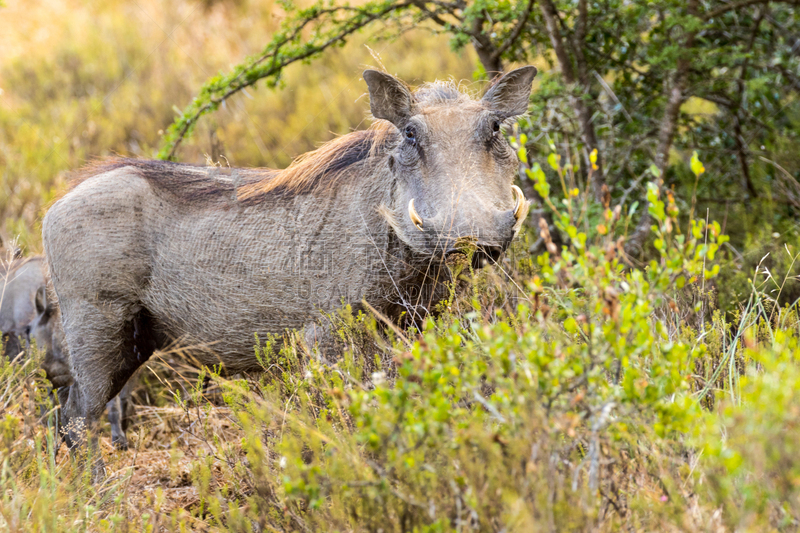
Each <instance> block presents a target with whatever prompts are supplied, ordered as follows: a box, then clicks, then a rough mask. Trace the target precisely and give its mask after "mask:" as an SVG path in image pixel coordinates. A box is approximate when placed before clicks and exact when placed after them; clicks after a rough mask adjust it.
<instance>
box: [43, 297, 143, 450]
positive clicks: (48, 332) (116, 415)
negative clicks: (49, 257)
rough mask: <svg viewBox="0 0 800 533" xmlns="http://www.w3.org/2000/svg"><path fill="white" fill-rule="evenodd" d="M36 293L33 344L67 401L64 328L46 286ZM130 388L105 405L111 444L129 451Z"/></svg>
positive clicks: (69, 377) (68, 380) (68, 382)
mask: <svg viewBox="0 0 800 533" xmlns="http://www.w3.org/2000/svg"><path fill="white" fill-rule="evenodd" d="M34 293H35V296H34V307H35V310H36V315H35V317H34V318H33V320H32V321H31V323H30V326H29V328H28V330H29V333H30V341H34V342H36V347H37V348H38V349H40V350H44V352H45V356H44V361H43V362H42V368H43V369H44V371H45V375H46V376H47V379H48V380H49V381H50V383H51V384H52V385H53V387H54V388H55V389H59V390H60V391H63V393H62V394H61V396H64V398H62V399H63V400H66V396H65V394H64V393H67V392H68V391H69V388H68V387H69V386H70V385H72V383H73V379H72V374H71V373H70V364H69V352H68V351H67V345H66V340H65V336H64V328H63V327H62V326H61V314H60V312H59V309H58V305H57V304H56V303H55V302H54V299H53V298H48V296H47V287H46V286H45V285H41V286H39V287H37V288H35V289H34ZM131 388H132V382H131V381H128V382H127V383H125V386H124V387H122V390H121V391H120V393H119V394H118V395H117V396H116V397H114V398H112V399H111V400H109V402H108V403H107V404H106V410H107V411H108V422H109V423H110V424H111V444H112V445H113V446H114V447H115V448H117V449H119V450H127V449H128V439H127V437H126V436H125V431H126V430H127V429H128V426H129V425H130V421H131V418H132V417H133V414H134V407H133V402H132V401H131Z"/></svg>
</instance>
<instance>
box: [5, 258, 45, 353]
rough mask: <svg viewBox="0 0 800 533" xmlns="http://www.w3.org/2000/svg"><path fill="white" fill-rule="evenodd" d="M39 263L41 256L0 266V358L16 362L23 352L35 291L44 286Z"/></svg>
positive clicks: (41, 262) (33, 307)
mask: <svg viewBox="0 0 800 533" xmlns="http://www.w3.org/2000/svg"><path fill="white" fill-rule="evenodd" d="M43 263H44V258H43V257H31V258H28V259H15V260H13V261H11V262H10V263H9V264H8V265H0V337H2V342H3V350H2V353H0V355H4V356H6V357H10V358H12V359H16V358H17V357H18V356H19V355H20V354H21V353H22V352H24V351H25V349H26V346H25V343H26V342H27V340H28V333H29V331H30V324H31V321H32V320H33V319H34V317H35V316H36V309H35V304H34V298H35V296H36V291H37V290H38V289H39V287H44V285H45V274H44V265H43Z"/></svg>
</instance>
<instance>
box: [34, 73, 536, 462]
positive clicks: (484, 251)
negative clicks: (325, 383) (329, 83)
mask: <svg viewBox="0 0 800 533" xmlns="http://www.w3.org/2000/svg"><path fill="white" fill-rule="evenodd" d="M535 75H536V69H535V68H533V67H523V68H520V69H517V70H514V71H512V72H510V73H508V74H506V75H505V76H503V77H502V78H500V79H499V80H497V81H496V82H495V83H494V84H493V85H492V86H491V87H490V88H489V90H488V91H487V92H486V94H485V95H484V96H483V98H481V99H478V100H475V99H472V98H471V97H470V96H468V95H466V94H464V93H462V92H460V91H459V90H458V88H457V87H456V86H455V85H453V84H451V83H433V84H429V85H424V86H422V87H421V88H419V89H418V90H416V91H415V92H412V91H410V90H409V89H408V88H407V87H406V85H404V84H403V83H402V82H400V81H399V80H397V79H396V78H394V77H392V76H390V75H388V74H384V73H381V72H377V71H373V70H367V71H365V72H364V74H363V76H364V80H365V81H366V83H367V86H368V88H369V97H370V107H371V111H372V115H373V116H374V117H375V118H376V119H378V120H376V121H375V123H374V124H373V126H372V127H371V128H370V129H368V130H366V131H355V132H352V133H350V134H347V135H344V136H342V137H340V138H338V139H336V140H334V141H332V142H329V143H327V144H325V145H323V146H322V147H320V148H319V149H317V150H315V151H313V152H310V153H308V154H306V155H304V156H301V157H300V158H299V159H298V160H297V161H295V162H294V163H293V164H292V165H290V166H289V167H288V168H287V169H285V170H269V169H236V170H233V169H225V170H221V169H218V168H213V169H211V170H210V169H209V168H203V167H196V166H191V165H185V164H177V163H168V162H157V161H142V160H131V159H115V160H110V161H105V162H102V163H99V164H95V165H93V166H91V167H90V168H88V169H86V170H84V172H83V173H82V174H81V176H80V177H79V178H78V179H77V180H76V182H75V184H74V185H73V187H72V189H71V190H70V191H69V192H68V193H67V194H66V195H65V196H64V197H63V198H61V199H60V200H59V201H57V202H56V203H55V204H54V205H53V206H52V207H51V208H50V210H49V211H48V212H47V214H46V216H45V217H44V221H43V237H44V246H45V251H46V255H47V260H48V263H49V265H50V273H51V276H52V281H53V285H54V287H55V291H56V293H57V295H58V300H59V304H60V307H61V313H62V321H63V324H64V330H65V333H66V341H67V345H68V346H69V351H70V353H71V368H72V375H73V376H74V380H75V381H74V383H73V384H72V386H71V387H70V389H69V397H68V399H67V401H66V403H65V404H64V407H63V411H64V416H65V417H69V418H72V417H78V419H77V420H76V421H75V424H72V425H71V427H72V428H73V431H71V432H69V434H68V435H67V436H66V438H67V442H68V444H69V445H70V446H73V445H75V444H78V443H80V442H82V441H83V429H78V428H86V427H91V426H92V424H94V422H95V420H96V419H97V418H98V416H99V415H100V413H101V412H102V409H103V405H105V403H106V402H107V401H108V400H109V399H110V398H112V397H113V396H114V395H115V394H117V393H118V392H119V391H120V390H121V389H122V387H123V386H124V385H125V383H126V381H127V380H128V378H129V377H130V376H131V375H132V374H133V372H134V371H135V370H136V369H137V368H138V367H139V366H140V365H141V364H142V363H143V362H144V361H145V360H147V358H148V357H150V355H151V354H152V352H153V351H154V350H155V349H157V348H158V347H159V346H162V345H164V343H167V342H179V343H180V344H182V345H184V346H187V347H190V348H191V351H192V355H193V357H195V358H196V360H197V361H198V362H199V363H201V364H207V365H213V364H221V365H222V366H223V367H224V368H225V370H226V371H227V372H228V373H235V372H240V371H248V370H257V369H259V368H260V367H259V363H258V361H257V358H256V356H255V354H254V351H253V334H254V333H258V334H260V335H262V336H266V335H268V334H279V333H282V332H284V331H286V330H287V329H296V330H301V331H303V332H304V333H305V338H306V340H307V341H308V343H309V344H310V345H312V346H313V345H316V346H317V347H318V348H319V349H321V350H327V349H329V347H330V346H331V344H330V341H331V339H332V337H334V335H333V333H334V332H331V331H330V327H329V326H327V325H326V324H325V321H323V320H321V318H322V317H323V316H325V315H326V314H328V313H332V312H334V311H335V310H336V309H339V308H341V306H342V304H351V305H352V306H353V308H354V309H360V308H362V309H363V308H364V307H365V306H363V304H362V302H366V303H368V304H369V305H370V306H371V307H373V308H375V309H377V310H378V311H380V312H381V313H383V314H384V315H385V316H387V317H389V318H391V319H394V320H400V319H402V318H403V317H405V319H407V320H415V319H418V317H420V316H423V315H424V314H425V313H427V312H428V311H430V310H432V309H433V306H435V305H436V303H437V302H438V301H440V300H442V299H443V298H445V297H446V296H447V294H448V283H449V282H450V273H449V270H448V268H447V265H446V258H447V257H448V255H450V254H459V253H463V252H464V251H465V250H475V252H474V255H473V256H472V257H473V260H474V261H475V262H476V263H475V264H476V266H479V265H481V264H482V263H483V262H489V261H496V260H497V259H498V258H499V257H500V255H501V254H502V253H503V252H504V250H506V248H507V247H508V246H509V243H510V242H511V241H512V239H513V238H514V236H515V235H516V234H517V232H518V231H519V228H520V226H521V224H522V221H523V219H524V217H525V216H526V214H527V211H528V208H529V202H527V201H526V200H525V198H524V196H523V195H522V192H521V191H520V190H519V188H518V187H516V186H514V185H513V184H512V183H513V179H514V176H515V175H516V173H517V166H518V160H517V156H516V153H515V152H514V150H513V149H512V148H511V146H510V145H509V143H508V141H507V140H506V138H505V136H504V135H503V129H504V126H507V125H509V124H511V123H512V122H513V120H514V118H515V117H517V116H519V115H522V114H524V113H525V112H526V111H527V107H528V100H529V98H530V91H531V84H532V81H533V78H534V76H535ZM96 473H99V472H96Z"/></svg>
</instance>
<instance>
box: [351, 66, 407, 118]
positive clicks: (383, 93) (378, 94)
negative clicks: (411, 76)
mask: <svg viewBox="0 0 800 533" xmlns="http://www.w3.org/2000/svg"><path fill="white" fill-rule="evenodd" d="M362 76H364V81H366V82H367V87H369V107H370V110H371V111H372V116H374V117H375V118H382V119H384V120H388V121H389V122H391V123H392V124H394V125H395V126H397V127H398V128H402V127H403V126H404V125H405V123H406V121H408V119H409V118H411V116H412V115H413V114H414V113H413V109H412V108H413V106H414V97H413V96H412V95H411V91H409V90H408V88H407V87H406V86H405V85H404V84H403V82H402V81H400V80H398V79H397V78H395V77H394V76H390V75H389V74H386V73H385V72H378V71H377V70H365V71H364V73H363V74H362Z"/></svg>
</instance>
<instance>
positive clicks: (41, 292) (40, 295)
mask: <svg viewBox="0 0 800 533" xmlns="http://www.w3.org/2000/svg"><path fill="white" fill-rule="evenodd" d="M33 304H34V306H35V307H36V314H37V315H43V314H44V313H45V311H47V289H46V288H45V287H39V289H38V290H37V291H36V297H35V298H34V301H33Z"/></svg>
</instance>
